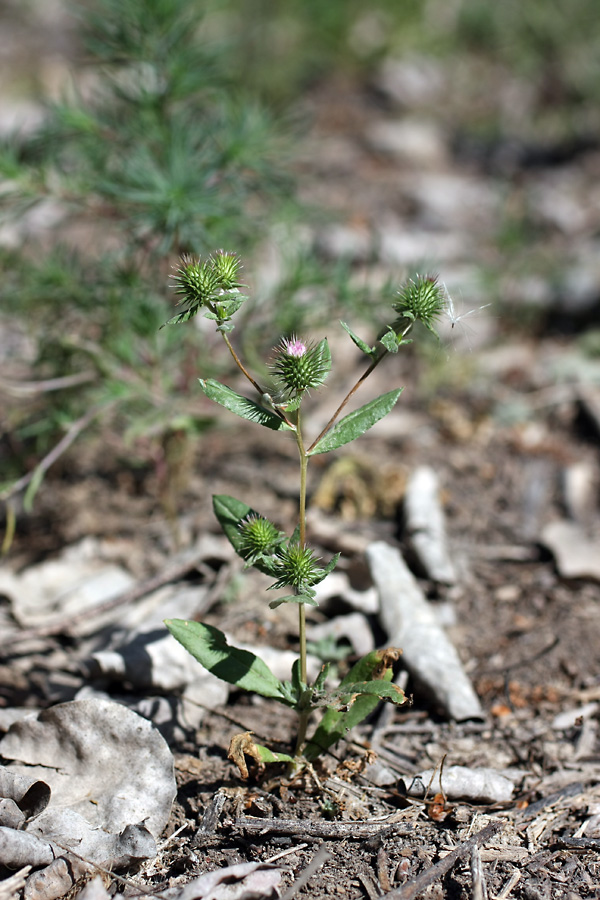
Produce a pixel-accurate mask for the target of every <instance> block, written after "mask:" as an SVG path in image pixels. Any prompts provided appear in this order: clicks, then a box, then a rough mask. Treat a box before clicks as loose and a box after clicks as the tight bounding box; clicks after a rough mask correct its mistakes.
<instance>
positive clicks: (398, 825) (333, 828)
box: [233, 813, 414, 840]
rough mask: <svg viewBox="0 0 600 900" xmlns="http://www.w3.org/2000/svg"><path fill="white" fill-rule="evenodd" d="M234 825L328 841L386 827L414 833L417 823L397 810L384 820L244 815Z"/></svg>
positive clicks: (367, 835)
mask: <svg viewBox="0 0 600 900" xmlns="http://www.w3.org/2000/svg"><path fill="white" fill-rule="evenodd" d="M233 825H234V827H235V828H239V829H243V830H245V831H252V832H258V833H260V834H267V833H268V832H270V831H274V832H276V833H277V834H299V835H301V836H302V837H320V838H324V839H326V840H336V839H339V840H348V839H355V840H363V839H364V838H370V837H373V836H374V835H376V834H379V833H381V832H382V831H386V830H389V831H390V832H392V833H394V834H400V835H402V834H406V835H407V834H412V833H413V831H414V825H412V824H409V823H407V822H405V821H403V820H400V818H399V816H398V814H397V813H395V814H394V815H392V816H388V817H387V818H386V819H385V820H384V821H381V822H366V821H356V822H320V821H311V820H310V819H268V818H265V819H259V818H255V817H253V816H241V817H240V818H238V819H236V820H235V822H234V823H233Z"/></svg>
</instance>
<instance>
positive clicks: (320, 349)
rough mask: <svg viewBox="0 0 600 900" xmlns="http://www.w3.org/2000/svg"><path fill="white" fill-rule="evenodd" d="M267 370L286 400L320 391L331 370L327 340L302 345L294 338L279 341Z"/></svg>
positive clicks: (301, 342) (303, 342) (302, 343)
mask: <svg viewBox="0 0 600 900" xmlns="http://www.w3.org/2000/svg"><path fill="white" fill-rule="evenodd" d="M271 368H272V370H273V373H274V375H275V377H276V378H277V380H278V382H279V383H280V386H281V389H282V392H283V393H284V394H285V395H287V396H288V397H290V398H292V397H299V396H301V395H302V394H303V393H304V392H305V391H307V390H308V389H309V388H317V387H320V386H321V385H322V384H323V382H324V381H325V379H326V378H327V375H328V373H329V370H330V369H331V353H330V352H329V345H328V343H327V338H324V339H323V340H322V341H320V342H319V343H318V344H309V343H306V342H305V341H302V340H300V338H298V337H296V336H292V337H290V338H282V339H281V342H280V344H279V346H278V347H277V349H276V351H275V358H274V360H273V362H272V364H271Z"/></svg>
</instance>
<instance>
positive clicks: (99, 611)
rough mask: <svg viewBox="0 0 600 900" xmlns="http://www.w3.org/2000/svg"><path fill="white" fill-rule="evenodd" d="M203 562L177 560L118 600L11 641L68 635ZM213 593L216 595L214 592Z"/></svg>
mask: <svg viewBox="0 0 600 900" xmlns="http://www.w3.org/2000/svg"><path fill="white" fill-rule="evenodd" d="M201 560H202V555H201V554H200V552H197V553H193V554H185V555H184V556H183V558H180V559H176V560H174V561H173V562H172V563H171V565H169V566H166V568H164V569H163V571H162V572H159V573H158V574H157V575H153V576H152V578H146V579H145V580H144V581H140V582H138V584H134V585H133V586H132V587H130V588H128V589H127V590H126V591H122V592H121V593H120V594H117V595H116V596H115V597H111V598H110V599H109V600H105V601H104V603H99V604H98V605H97V606H95V607H94V608H93V609H88V610H86V611H85V612H81V613H75V614H74V615H70V616H68V617H67V616H65V617H64V618H61V619H59V620H58V621H57V622H51V623H50V624H48V625H41V626H40V627H39V628H26V629H25V630H24V631H20V632H19V633H18V634H15V635H11V638H10V642H11V644H15V643H22V642H23V641H29V640H32V639H35V638H41V637H52V636H54V635H59V634H68V633H69V632H70V631H71V628H72V626H73V625H77V624H78V623H79V622H85V621H87V620H88V619H90V618H92V617H93V616H99V615H103V614H104V613H106V612H110V610H111V609H116V607H118V606H125V605H126V604H128V603H135V601H136V600H140V599H141V598H142V597H145V596H146V594H151V593H152V592H153V591H156V590H158V588H161V587H163V586H164V585H165V584H169V582H171V581H178V580H179V579H180V578H181V577H182V576H183V575H187V573H188V572H191V571H192V569H195V568H196V566H197V565H198V563H199V562H200V561H201ZM210 593H212V591H211V592H210ZM205 600H206V598H205ZM207 602H208V601H207Z"/></svg>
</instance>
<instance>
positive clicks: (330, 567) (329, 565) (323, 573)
mask: <svg viewBox="0 0 600 900" xmlns="http://www.w3.org/2000/svg"><path fill="white" fill-rule="evenodd" d="M341 555H342V554H341V553H336V554H335V556H332V557H331V559H330V560H329V562H328V563H327V565H326V566H325V567H324V568H322V569H321V574H320V575H319V577H318V578H315V579H314V580H311V584H312V585H315V584H321V582H322V581H324V580H325V579H326V578H327V576H328V575H329V573H330V572H333V570H334V569H335V567H336V566H337V564H338V560H339V558H340V556H341Z"/></svg>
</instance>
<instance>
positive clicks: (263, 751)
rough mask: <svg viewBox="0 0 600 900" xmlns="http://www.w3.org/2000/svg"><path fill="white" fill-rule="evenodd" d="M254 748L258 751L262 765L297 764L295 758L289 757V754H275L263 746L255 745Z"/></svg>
mask: <svg viewBox="0 0 600 900" xmlns="http://www.w3.org/2000/svg"><path fill="white" fill-rule="evenodd" d="M254 748H255V750H257V751H258V756H259V757H260V761H261V763H265V764H266V763H279V762H287V763H293V762H297V760H295V759H294V757H293V756H289V755H288V754H287V753H274V752H273V750H269V748H268V747H263V745H262V744H254Z"/></svg>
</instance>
